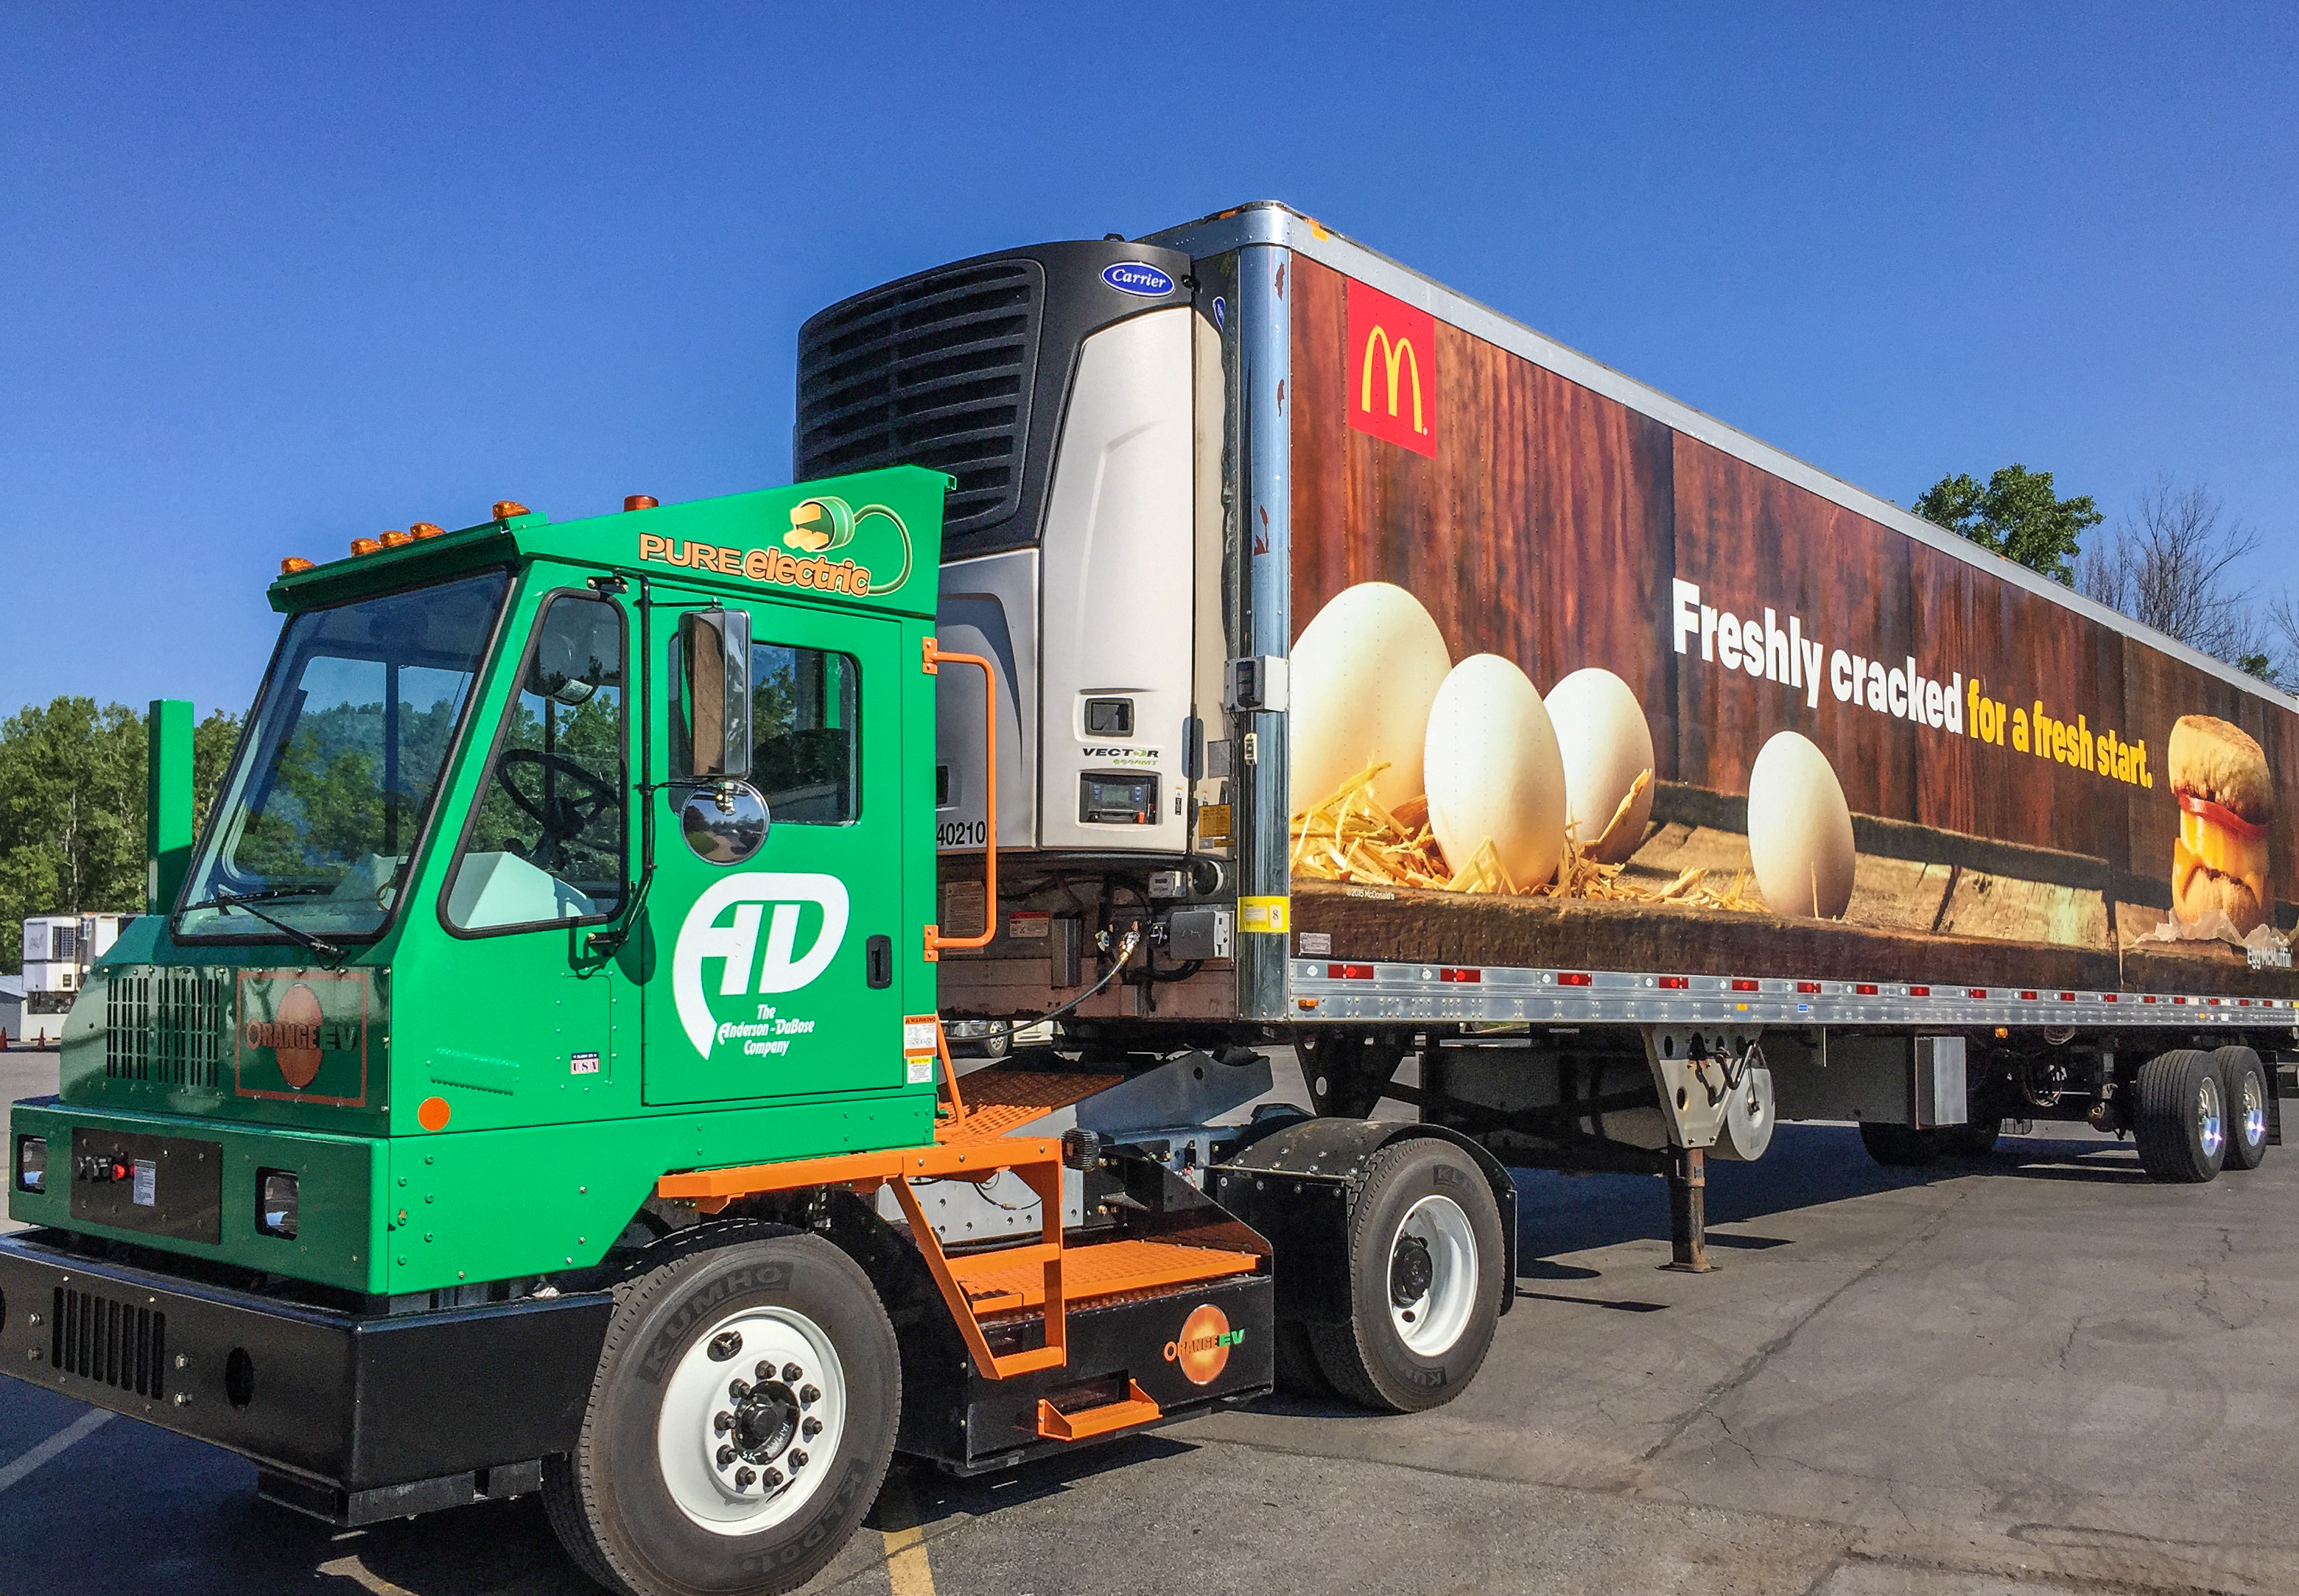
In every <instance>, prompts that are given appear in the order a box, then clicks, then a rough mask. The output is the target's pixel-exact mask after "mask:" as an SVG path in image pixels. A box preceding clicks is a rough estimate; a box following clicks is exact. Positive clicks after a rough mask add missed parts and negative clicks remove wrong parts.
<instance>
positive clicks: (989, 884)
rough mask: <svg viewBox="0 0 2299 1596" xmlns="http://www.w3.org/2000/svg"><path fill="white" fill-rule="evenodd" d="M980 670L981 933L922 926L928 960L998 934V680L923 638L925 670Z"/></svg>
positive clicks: (974, 659)
mask: <svg viewBox="0 0 2299 1596" xmlns="http://www.w3.org/2000/svg"><path fill="white" fill-rule="evenodd" d="M946 660H948V661H955V662H956V663H958V664H959V665H972V666H981V667H982V725H983V734H984V740H985V741H986V742H987V743H988V748H987V750H986V753H985V755H984V760H983V765H982V769H983V781H982V806H983V840H984V844H985V846H984V848H983V870H984V881H983V884H982V934H981V935H979V936H975V937H945V936H943V935H942V928H941V927H940V926H934V925H930V926H928V927H926V939H925V940H926V957H927V959H928V960H932V959H933V958H934V956H935V955H937V954H939V953H940V952H941V951H942V949H943V948H945V947H955V948H972V947H989V946H990V939H992V937H994V936H996V935H997V934H998V677H997V674H996V671H995V669H994V667H993V666H992V665H991V662H990V661H989V660H987V659H984V657H982V656H981V655H979V654H945V653H943V652H942V650H941V649H937V648H935V647H934V639H932V638H928V639H926V642H925V668H926V670H927V672H928V673H929V674H938V667H939V666H941V665H942V663H943V662H944V661H946Z"/></svg>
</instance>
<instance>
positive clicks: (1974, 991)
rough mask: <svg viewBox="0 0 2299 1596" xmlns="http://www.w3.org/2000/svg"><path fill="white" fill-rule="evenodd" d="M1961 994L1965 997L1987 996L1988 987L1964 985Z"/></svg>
mask: <svg viewBox="0 0 2299 1596" xmlns="http://www.w3.org/2000/svg"><path fill="white" fill-rule="evenodd" d="M1963 995H1964V996H1967V997H1985V996H1988V988H1986V987H1966V988H1964V989H1963Z"/></svg>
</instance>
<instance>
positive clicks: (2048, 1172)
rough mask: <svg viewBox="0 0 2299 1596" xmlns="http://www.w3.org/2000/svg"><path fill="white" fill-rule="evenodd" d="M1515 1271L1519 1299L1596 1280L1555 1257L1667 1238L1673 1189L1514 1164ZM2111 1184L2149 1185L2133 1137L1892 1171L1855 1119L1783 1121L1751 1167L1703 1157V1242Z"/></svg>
mask: <svg viewBox="0 0 2299 1596" xmlns="http://www.w3.org/2000/svg"><path fill="white" fill-rule="evenodd" d="M1511 1173H1512V1174H1513V1175H1514V1176H1515V1180H1516V1188H1517V1227H1518V1228H1517V1246H1518V1258H1519V1263H1518V1267H1517V1274H1518V1278H1519V1280H1520V1282H1521V1284H1520V1286H1519V1291H1520V1294H1527V1295H1531V1294H1540V1293H1542V1292H1544V1291H1545V1289H1546V1285H1547V1283H1548V1282H1551V1281H1570V1280H1576V1279H1589V1278H1594V1276H1595V1271H1593V1270H1589V1269H1582V1268H1581V1267H1580V1266H1578V1265H1573V1264H1567V1263H1558V1262H1556V1261H1554V1260H1556V1259H1557V1258H1558V1257H1560V1256H1566V1255H1570V1254H1572V1253H1581V1252H1586V1251H1589V1250H1590V1249H1592V1248H1597V1247H1607V1246H1614V1245H1619V1244H1621V1243H1623V1242H1633V1241H1656V1242H1663V1243H1664V1242H1666V1241H1667V1240H1668V1238H1669V1229H1668V1188H1667V1186H1666V1185H1665V1183H1664V1182H1663V1181H1661V1180H1660V1179H1658V1178H1656V1177H1653V1176H1649V1175H1566V1174H1560V1173H1558V1172H1556V1171H1555V1170H1512V1171H1511ZM1973 1175H1985V1176H1992V1177H1996V1178H2007V1177H2009V1178H2021V1179H2030V1180H2076V1181H2092V1182H2101V1183H2106V1184H2128V1183H2131V1182H2145V1180H2146V1178H2147V1177H2146V1176H2145V1174H2144V1173H2143V1172H2142V1171H2141V1170H2140V1168H2139V1158H2138V1154H2137V1153H2136V1152H2134V1151H2133V1149H2132V1146H2131V1144H2130V1143H2129V1142H2112V1141H2106V1140H2098V1141H2092V1140H2076V1139H2071V1138H2068V1137H2004V1138H2003V1140H2002V1141H2001V1142H1999V1143H1998V1144H1997V1147H1996V1152H1995V1153H1993V1154H1989V1155H1988V1156H1986V1157H1983V1158H1969V1159H1942V1160H1941V1161H1940V1162H1938V1163H1936V1164H1932V1165H1930V1166H1928V1167H1924V1168H1919V1169H1892V1168H1888V1167H1887V1166H1885V1165H1883V1164H1880V1163H1878V1162H1876V1161H1875V1160H1873V1159H1872V1158H1870V1157H1869V1156H1868V1154H1867V1150H1866V1149H1865V1148H1864V1147H1863V1146H1862V1145H1861V1143H1860V1132H1859V1131H1858V1130H1857V1129H1855V1128H1854V1127H1851V1126H1848V1125H1847V1126H1838V1125H1807V1124H1783V1125H1781V1126H1780V1127H1779V1129H1777V1130H1776V1131H1775V1132H1774V1133H1773V1136H1772V1146H1771V1148H1770V1150H1769V1151H1767V1152H1766V1154H1764V1158H1763V1159H1762V1160H1761V1161H1759V1162H1755V1163H1752V1164H1751V1163H1738V1162H1730V1161H1727V1160H1722V1159H1711V1160H1710V1161H1709V1162H1708V1192H1707V1201H1708V1223H1709V1225H1710V1227H1711V1230H1710V1233H1709V1236H1708V1245H1710V1246H1711V1247H1712V1248H1718V1249H1723V1250H1727V1251H1761V1250H1763V1249H1765V1248H1769V1247H1775V1246H1781V1245H1786V1243H1785V1241H1784V1240H1783V1239H1782V1238H1780V1237H1778V1236H1763V1235H1755V1234H1745V1233H1735V1232H1733V1231H1731V1230H1730V1229H1719V1228H1717V1227H1730V1226H1735V1225H1742V1224H1747V1223H1749V1222H1751V1221H1757V1220H1764V1219H1765V1218H1767V1217H1769V1216H1772V1215H1774V1214H1781V1213H1788V1212H1792V1211H1796V1210H1798V1209H1804V1208H1813V1207H1818V1206H1820V1205H1821V1204H1823V1203H1840V1202H1845V1201H1847V1200H1849V1199H1852V1198H1855V1197H1866V1196H1873V1195H1877V1194H1879V1193H1882V1192H1891V1191H1899V1190H1904V1189H1905V1188H1907V1187H1917V1186H1927V1185H1930V1184H1931V1183H1932V1182H1934V1181H1939V1180H1957V1179H1963V1178H1966V1177H1969V1176H1973Z"/></svg>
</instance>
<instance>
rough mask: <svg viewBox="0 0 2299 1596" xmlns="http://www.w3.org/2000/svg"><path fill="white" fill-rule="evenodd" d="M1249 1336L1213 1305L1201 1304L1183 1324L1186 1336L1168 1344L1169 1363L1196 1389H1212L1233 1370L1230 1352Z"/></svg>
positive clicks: (1167, 1357) (1183, 1332) (1167, 1358)
mask: <svg viewBox="0 0 2299 1596" xmlns="http://www.w3.org/2000/svg"><path fill="white" fill-rule="evenodd" d="M1244 1339H1245V1332H1244V1331H1242V1330H1232V1329H1231V1328H1230V1327H1229V1316H1228V1315H1227V1314H1225V1313H1224V1312H1223V1311H1221V1310H1220V1309H1218V1308H1216V1307H1215V1306H1214V1305H1213V1304H1212V1303H1211V1302H1206V1303H1202V1304H1200V1305H1199V1307H1198V1308H1197V1309H1196V1311H1193V1312H1192V1313H1191V1315H1190V1317H1189V1318H1188V1319H1184V1320H1183V1322H1182V1333H1181V1335H1179V1336H1176V1337H1174V1339H1173V1340H1171V1341H1169V1342H1167V1343H1166V1362H1168V1363H1174V1364H1179V1365H1180V1366H1181V1369H1182V1373H1183V1374H1184V1375H1185V1376H1187V1377H1189V1380H1190V1383H1191V1385H1211V1384H1213V1382H1214V1380H1215V1378H1216V1377H1217V1376H1218V1375H1220V1373H1221V1371H1222V1370H1223V1369H1226V1368H1228V1367H1229V1349H1230V1348H1232V1347H1233V1346H1235V1345H1236V1344H1238V1343H1239V1342H1241V1341H1243V1340H1244Z"/></svg>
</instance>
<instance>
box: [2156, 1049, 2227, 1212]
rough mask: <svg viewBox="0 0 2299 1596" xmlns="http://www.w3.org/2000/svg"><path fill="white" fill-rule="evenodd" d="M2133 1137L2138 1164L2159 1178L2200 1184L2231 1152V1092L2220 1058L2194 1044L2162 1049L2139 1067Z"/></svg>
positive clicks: (2215, 1172)
mask: <svg viewBox="0 0 2299 1596" xmlns="http://www.w3.org/2000/svg"><path fill="white" fill-rule="evenodd" d="M2136 1086H2137V1096H2138V1098H2139V1108H2138V1112H2137V1116H2136V1122H2135V1124H2134V1126H2133V1139H2134V1140H2135V1141H2136V1142H2137V1144H2138V1146H2139V1167H2140V1168H2142V1169H2144V1170H2146V1171H2147V1173H2148V1175H2149V1177H2150V1178H2153V1179H2156V1180H2164V1181H2172V1182H2179V1183H2184V1184H2187V1185H2199V1184H2201V1183H2202V1182H2204V1181H2206V1180H2209V1179H2211V1178H2212V1177H2213V1176H2215V1175H2217V1174H2218V1173H2219V1172H2220V1164H2221V1163H2222V1162H2225V1160H2226V1158H2227V1145H2228V1130H2227V1096H2226V1091H2225V1088H2224V1087H2222V1086H2221V1085H2220V1070H2219V1063H2218V1061H2217V1060H2216V1059H2214V1058H2213V1057H2212V1055H2211V1054H2208V1053H2202V1052H2198V1051H2197V1050H2196V1049H2195V1048H2192V1047H2180V1048H2175V1049H2174V1050H2172V1051H2171V1052H2170V1053H2164V1054H2157V1055H2156V1056H2155V1057H2154V1058H2151V1059H2149V1060H2148V1061H2147V1062H2146V1063H2145V1064H2143V1065H2141V1066H2140V1068H2139V1079H2138V1080H2137V1083H2136Z"/></svg>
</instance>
